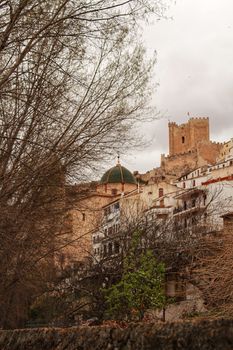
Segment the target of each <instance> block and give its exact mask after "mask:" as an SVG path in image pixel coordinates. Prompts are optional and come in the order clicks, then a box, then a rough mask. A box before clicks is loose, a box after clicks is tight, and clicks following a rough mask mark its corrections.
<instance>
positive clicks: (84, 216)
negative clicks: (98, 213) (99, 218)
mask: <svg viewBox="0 0 233 350" xmlns="http://www.w3.org/2000/svg"><path fill="white" fill-rule="evenodd" d="M82 216H83V221H85V220H86V214H85V213H82Z"/></svg>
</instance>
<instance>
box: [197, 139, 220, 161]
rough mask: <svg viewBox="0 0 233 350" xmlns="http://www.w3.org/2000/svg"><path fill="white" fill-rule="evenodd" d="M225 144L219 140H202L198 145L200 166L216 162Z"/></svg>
mask: <svg viewBox="0 0 233 350" xmlns="http://www.w3.org/2000/svg"><path fill="white" fill-rule="evenodd" d="M222 147H223V144H222V143H218V142H211V141H210V142H205V141H203V142H200V143H199V144H198V145H197V153H198V166H202V165H205V164H215V163H216V161H217V159H218V157H219V154H220V152H221V150H222Z"/></svg>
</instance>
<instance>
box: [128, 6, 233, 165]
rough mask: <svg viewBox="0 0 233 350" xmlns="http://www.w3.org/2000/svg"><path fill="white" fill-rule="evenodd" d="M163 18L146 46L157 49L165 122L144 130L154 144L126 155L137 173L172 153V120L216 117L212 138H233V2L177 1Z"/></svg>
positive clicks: (148, 33) (158, 97) (150, 30)
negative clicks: (170, 124) (188, 115)
mask: <svg viewBox="0 0 233 350" xmlns="http://www.w3.org/2000/svg"><path fill="white" fill-rule="evenodd" d="M167 15H168V16H171V17H173V19H170V20H160V21H158V22H156V23H154V24H150V25H148V26H147V27H146V28H145V31H144V40H145V45H146V47H147V49H148V51H149V53H150V52H152V51H154V50H156V51H157V60H158V62H157V65H156V68H155V74H154V81H155V82H156V83H158V84H159V86H158V88H157V91H155V93H154V96H153V100H154V102H155V104H156V106H157V109H158V110H159V111H161V115H162V116H163V118H162V119H160V120H158V121H155V122H153V123H151V124H147V125H145V126H144V127H143V130H144V134H145V135H146V137H148V138H152V139H153V142H152V144H151V145H150V146H149V147H147V148H145V149H144V150H143V151H141V152H136V153H134V154H132V155H131V156H129V157H124V156H123V157H122V163H123V164H124V165H126V166H127V167H128V168H129V169H131V170H139V171H140V172H145V171H147V170H150V169H152V168H154V167H156V166H159V162H160V154H161V153H167V152H168V130H167V122H168V120H169V119H170V120H172V121H175V122H178V123H182V122H186V121H187V120H188V117H187V113H188V112H189V113H190V115H191V116H194V117H196V116H208V117H209V118H210V132H211V139H212V140H214V141H226V140H228V139H230V138H231V137H233V122H232V118H233V0H177V2H176V4H173V5H172V6H171V8H170V10H169V12H168V13H167Z"/></svg>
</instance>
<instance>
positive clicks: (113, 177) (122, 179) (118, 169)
mask: <svg viewBox="0 0 233 350" xmlns="http://www.w3.org/2000/svg"><path fill="white" fill-rule="evenodd" d="M100 183H101V184H108V183H122V184H137V181H136V179H135V177H134V175H133V174H132V173H131V172H130V171H129V170H128V169H126V168H125V167H123V166H122V165H121V164H120V163H118V164H117V165H116V166H114V167H113V168H111V169H109V170H108V171H106V173H105V174H104V175H103V176H102V178H101V180H100Z"/></svg>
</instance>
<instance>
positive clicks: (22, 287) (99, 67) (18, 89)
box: [0, 0, 163, 327]
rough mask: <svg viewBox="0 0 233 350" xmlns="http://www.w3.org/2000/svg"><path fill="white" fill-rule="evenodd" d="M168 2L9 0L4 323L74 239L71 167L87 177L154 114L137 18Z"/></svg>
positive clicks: (3, 133)
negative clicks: (68, 194) (67, 186)
mask: <svg viewBox="0 0 233 350" xmlns="http://www.w3.org/2000/svg"><path fill="white" fill-rule="evenodd" d="M161 10H163V4H162V2H161V1H156V2H155V4H154V5H153V6H151V5H150V1H147V0H143V1H139V0H127V1H124V0H111V1H109V0H101V1H97V0H96V1H89V0H82V1H81V0H80V1H73V0H55V1H48V0H43V1H32V0H20V1H16V0H6V1H5V0H1V1H0V68H1V77H0V222H1V225H0V237H1V248H0V256H1V262H2V263H1V268H0V277H1V278H0V280H1V283H0V299H1V301H0V311H1V315H2V318H1V326H3V327H14V326H16V325H18V326H19V325H20V324H21V323H20V322H21V320H23V319H24V318H25V317H24V316H25V313H26V310H27V305H28V304H30V302H31V299H32V298H33V297H34V296H35V295H37V294H38V290H39V292H40V290H41V289H42V290H44V288H45V286H46V283H45V282H46V281H47V280H48V276H50V275H51V268H52V267H51V268H49V269H48V270H49V271H47V268H48V266H49V265H51V264H48V262H51V259H53V257H54V252H56V251H58V250H59V248H60V247H62V246H64V244H68V234H69V232H68V229H67V230H66V227H65V228H64V220H65V217H66V211H65V207H66V201H65V193H64V181H65V180H64V176H66V178H68V179H73V178H74V177H76V178H77V179H78V180H79V179H81V178H83V176H84V175H85V174H87V173H88V171H90V169H94V168H95V166H96V165H97V164H98V162H100V161H101V160H103V159H106V157H107V156H108V155H109V154H110V153H111V152H112V150H114V149H119V148H120V147H122V145H124V147H126V146H127V145H128V144H130V143H132V141H133V140H134V136H132V135H131V136H130V130H131V129H132V126H133V125H134V123H136V122H137V121H138V120H142V119H143V118H145V117H148V115H147V111H146V103H147V99H148V96H149V95H150V88H149V85H148V81H149V77H150V74H151V68H152V66H153V62H152V61H151V62H145V59H144V49H143V48H142V46H141V45H140V43H138V41H137V39H135V38H136V35H135V34H136V32H137V28H136V27H137V26H136V23H137V20H138V19H141V18H143V17H145V16H147V14H148V13H152V12H154V13H155V14H156V15H157V16H160V15H161ZM46 261H47V263H46ZM44 265H46V268H44ZM42 266H43V269H42V268H41V267H42ZM45 271H46V273H45ZM38 285H39V287H38ZM38 288H39V289H38ZM16 305H18V306H17V307H16ZM25 306H26V308H25ZM17 308H18V309H17Z"/></svg>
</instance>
